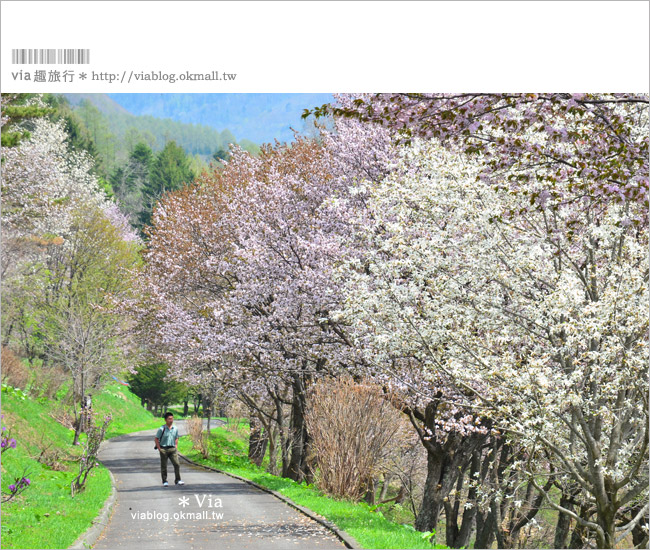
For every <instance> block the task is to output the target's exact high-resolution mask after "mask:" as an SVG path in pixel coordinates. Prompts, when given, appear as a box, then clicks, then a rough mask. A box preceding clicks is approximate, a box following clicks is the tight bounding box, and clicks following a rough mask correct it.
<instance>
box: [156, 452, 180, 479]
mask: <svg viewBox="0 0 650 550" xmlns="http://www.w3.org/2000/svg"><path fill="white" fill-rule="evenodd" d="M168 458H169V459H170V460H171V461H172V464H173V466H174V482H175V483H178V482H179V481H180V480H181V465H180V464H179V462H178V453H177V452H176V447H170V448H169V449H164V448H161V449H160V475H161V476H162V480H163V483H164V482H165V481H167V459H168Z"/></svg>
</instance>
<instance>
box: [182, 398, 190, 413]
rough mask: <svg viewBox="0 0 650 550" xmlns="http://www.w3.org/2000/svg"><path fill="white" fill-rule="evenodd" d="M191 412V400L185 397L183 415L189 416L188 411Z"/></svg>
mask: <svg viewBox="0 0 650 550" xmlns="http://www.w3.org/2000/svg"><path fill="white" fill-rule="evenodd" d="M189 412H190V405H189V401H188V400H187V399H185V400H184V401H183V416H187V413H189Z"/></svg>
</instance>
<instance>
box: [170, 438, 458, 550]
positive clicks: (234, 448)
mask: <svg viewBox="0 0 650 550" xmlns="http://www.w3.org/2000/svg"><path fill="white" fill-rule="evenodd" d="M179 450H180V452H181V453H182V454H184V455H185V456H187V457H188V458H190V459H192V460H194V461H195V462H198V463H200V464H204V465H206V466H212V467H214V468H218V469H220V470H224V471H226V472H230V473H233V474H235V475H238V476H241V477H244V478H246V479H250V480H251V481H254V482H255V483H258V484H260V485H262V486H264V487H267V488H269V489H272V490H274V491H278V492H279V493H281V494H283V495H285V496H287V497H289V498H290V499H291V500H293V501H294V502H295V503H296V504H299V505H301V506H305V507H306V508H309V509H310V510H312V511H313V512H316V513H317V514H319V515H321V516H323V517H324V518H326V519H328V520H329V521H331V522H332V523H334V524H335V525H336V526H338V527H339V528H340V529H343V530H344V531H346V532H347V533H349V534H350V535H352V536H353V537H354V538H355V539H356V540H357V542H358V543H359V544H360V545H361V546H362V547H363V548H446V547H445V546H433V545H431V544H430V543H429V542H428V540H427V538H428V537H427V536H426V535H424V537H423V533H420V532H417V531H415V530H414V529H413V528H412V527H410V526H405V525H400V524H398V523H394V522H392V521H389V520H388V519H387V518H385V517H384V516H383V514H382V513H381V512H380V511H378V510H377V509H376V508H375V509H373V508H372V507H370V506H368V505H367V504H366V503H353V502H349V501H345V500H336V499H333V498H330V497H327V496H325V495H323V493H322V492H321V491H319V490H318V489H317V488H316V487H314V486H311V485H304V484H299V483H296V482H295V481H292V480H290V479H285V478H281V477H278V476H273V475H271V474H269V473H267V472H265V471H264V470H263V468H258V467H257V466H255V465H254V464H252V463H251V462H250V461H249V460H248V457H247V452H248V447H247V442H246V438H245V436H243V435H242V434H241V433H237V432H229V431H228V430H226V429H225V428H224V427H218V428H214V429H213V430H211V441H210V453H211V456H210V458H209V459H208V460H204V459H203V458H202V457H201V455H200V453H199V452H198V451H195V450H193V448H192V443H191V441H190V439H189V437H188V436H184V437H181V439H180V441H179Z"/></svg>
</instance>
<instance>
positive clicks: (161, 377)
mask: <svg viewBox="0 0 650 550" xmlns="http://www.w3.org/2000/svg"><path fill="white" fill-rule="evenodd" d="M167 370H168V366H167V365H166V364H164V363H156V364H152V365H142V366H140V367H138V368H137V373H136V374H132V375H130V376H129V380H128V381H129V384H130V386H131V391H132V392H133V393H134V394H135V395H137V396H138V397H139V398H140V399H141V400H142V401H143V402H144V401H148V402H150V403H151V404H152V405H157V406H160V405H163V406H164V405H169V404H173V403H178V402H179V401H182V399H183V397H184V396H185V395H186V394H187V387H186V386H185V384H182V383H180V382H176V381H174V380H166V379H165V377H166V376H167Z"/></svg>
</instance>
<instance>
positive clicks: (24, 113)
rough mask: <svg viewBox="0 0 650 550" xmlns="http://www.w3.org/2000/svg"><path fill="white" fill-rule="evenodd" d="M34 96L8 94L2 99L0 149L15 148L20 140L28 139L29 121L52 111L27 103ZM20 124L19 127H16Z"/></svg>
mask: <svg viewBox="0 0 650 550" xmlns="http://www.w3.org/2000/svg"><path fill="white" fill-rule="evenodd" d="M34 96H36V94H8V95H5V96H4V97H3V99H2V117H3V119H4V118H5V117H6V118H7V121H6V122H5V123H4V124H3V126H2V147H15V146H16V145H18V143H20V140H21V139H24V138H27V137H29V120H30V119H33V118H38V117H43V116H47V115H49V114H52V113H53V112H54V110H53V109H52V108H50V107H47V106H42V105H39V104H38V103H35V102H31V101H29V100H30V99H32V98H34ZM19 123H20V125H21V127H20V128H19V127H17V125H18V124H19Z"/></svg>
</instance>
